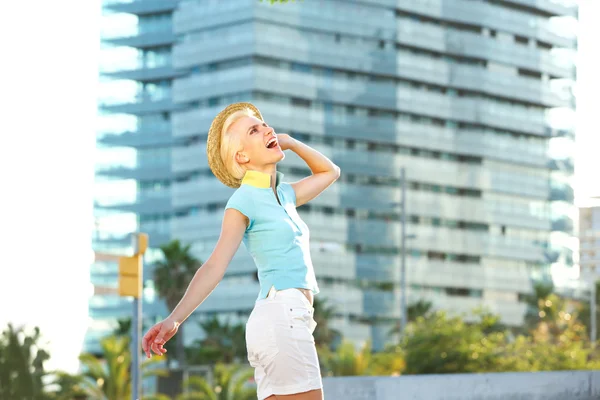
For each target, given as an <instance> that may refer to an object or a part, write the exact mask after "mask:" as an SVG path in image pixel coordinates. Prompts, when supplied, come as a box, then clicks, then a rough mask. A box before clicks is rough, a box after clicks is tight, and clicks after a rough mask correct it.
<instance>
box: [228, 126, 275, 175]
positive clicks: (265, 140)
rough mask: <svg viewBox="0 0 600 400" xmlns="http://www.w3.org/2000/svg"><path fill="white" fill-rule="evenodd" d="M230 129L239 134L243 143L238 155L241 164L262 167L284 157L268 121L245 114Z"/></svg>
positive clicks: (237, 158)
mask: <svg viewBox="0 0 600 400" xmlns="http://www.w3.org/2000/svg"><path fill="white" fill-rule="evenodd" d="M230 129H231V130H232V131H234V132H235V133H236V134H237V135H239V137H240V141H241V143H242V150H241V151H239V152H238V153H237V155H236V160H237V162H238V163H239V164H242V165H244V164H245V165H246V167H250V168H258V169H260V168H262V167H264V166H265V165H268V164H276V163H278V162H279V161H281V160H283V159H284V157H285V155H284V153H283V150H281V147H279V143H278V142H277V136H276V134H275V131H274V130H273V128H271V127H270V126H269V125H267V123H266V122H263V121H261V120H260V119H258V118H256V117H250V116H245V117H241V118H239V119H238V120H237V121H235V122H234V123H233V124H232V125H231V128H230Z"/></svg>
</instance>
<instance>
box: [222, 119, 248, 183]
mask: <svg viewBox="0 0 600 400" xmlns="http://www.w3.org/2000/svg"><path fill="white" fill-rule="evenodd" d="M242 117H256V115H255V114H254V112H253V111H252V110H251V109H249V108H244V109H243V110H239V111H236V112H234V113H233V114H231V115H230V116H229V117H227V119H226V120H225V122H224V123H223V130H222V131H221V159H222V160H223V164H225V168H227V171H228V172H229V173H230V174H231V175H232V176H233V177H234V178H236V179H242V178H243V177H244V175H245V174H246V168H244V167H243V166H242V165H240V164H238V162H237V161H236V160H235V155H236V153H237V152H238V151H241V150H243V146H242V137H241V135H240V134H239V133H236V132H232V131H230V130H229V128H230V127H231V125H233V123H234V122H235V121H237V120H238V119H240V118H242Z"/></svg>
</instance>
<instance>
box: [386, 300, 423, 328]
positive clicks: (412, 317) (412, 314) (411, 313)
mask: <svg viewBox="0 0 600 400" xmlns="http://www.w3.org/2000/svg"><path fill="white" fill-rule="evenodd" d="M432 309H433V305H432V304H431V302H430V301H427V300H423V299H419V300H417V301H415V302H414V303H411V304H409V305H408V307H406V312H407V318H408V322H413V321H416V320H417V318H419V317H424V316H426V315H427V314H429V313H430V312H431V311H432ZM399 332H400V323H399V322H398V323H397V324H396V325H395V326H394V327H393V328H392V329H391V330H390V331H389V333H388V335H390V336H391V335H397V334H398V333H399Z"/></svg>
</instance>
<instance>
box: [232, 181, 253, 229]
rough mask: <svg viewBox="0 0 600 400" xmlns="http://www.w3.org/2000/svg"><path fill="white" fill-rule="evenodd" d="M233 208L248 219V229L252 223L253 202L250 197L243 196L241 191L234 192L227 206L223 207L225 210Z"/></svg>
mask: <svg viewBox="0 0 600 400" xmlns="http://www.w3.org/2000/svg"><path fill="white" fill-rule="evenodd" d="M228 208H233V209H236V210H238V211H239V212H241V213H242V214H244V215H245V216H246V217H248V221H249V223H248V228H250V227H251V226H252V222H253V221H254V202H253V200H252V196H249V195H244V194H243V193H242V192H241V191H239V190H237V191H235V192H234V193H233V194H232V195H231V197H230V198H229V200H228V201H227V204H226V205H225V209H226V210H227V209H228Z"/></svg>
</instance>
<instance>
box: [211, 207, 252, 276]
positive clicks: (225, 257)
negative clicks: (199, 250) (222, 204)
mask: <svg viewBox="0 0 600 400" xmlns="http://www.w3.org/2000/svg"><path fill="white" fill-rule="evenodd" d="M245 231H246V217H245V216H244V214H242V213H241V212H239V211H238V210H236V209H234V208H228V209H226V210H225V214H224V215H223V223H222V225H221V234H220V236H219V240H218V241H217V245H216V246H215V249H214V251H213V253H212V254H211V256H210V258H211V261H214V262H215V263H216V264H217V265H223V266H226V265H228V264H229V262H230V261H231V259H232V258H233V256H234V255H235V253H236V251H237V250H238V248H239V247H240V244H241V243H242V239H243V238H244V232H245Z"/></svg>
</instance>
